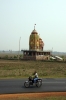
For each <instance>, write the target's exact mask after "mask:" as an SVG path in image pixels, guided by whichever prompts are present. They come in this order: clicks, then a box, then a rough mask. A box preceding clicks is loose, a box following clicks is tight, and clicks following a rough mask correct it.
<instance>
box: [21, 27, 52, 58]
mask: <svg viewBox="0 0 66 100" xmlns="http://www.w3.org/2000/svg"><path fill="white" fill-rule="evenodd" d="M43 47H44V42H43V40H42V39H41V38H40V36H39V35H38V32H37V31H36V30H35V26H34V30H33V31H32V32H31V34H30V37H29V50H22V51H23V59H25V60H49V59H50V51H43Z"/></svg>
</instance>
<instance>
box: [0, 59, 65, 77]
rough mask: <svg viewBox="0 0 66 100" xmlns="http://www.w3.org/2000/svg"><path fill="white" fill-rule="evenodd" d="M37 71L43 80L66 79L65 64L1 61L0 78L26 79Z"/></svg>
mask: <svg viewBox="0 0 66 100" xmlns="http://www.w3.org/2000/svg"><path fill="white" fill-rule="evenodd" d="M35 70H36V71H37V72H38V74H39V77H43V78H61V77H66V63H64V62H44V61H19V60H0V78H25V77H28V76H29V75H32V73H33V72H34V71H35Z"/></svg>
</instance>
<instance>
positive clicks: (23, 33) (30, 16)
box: [0, 0, 66, 52]
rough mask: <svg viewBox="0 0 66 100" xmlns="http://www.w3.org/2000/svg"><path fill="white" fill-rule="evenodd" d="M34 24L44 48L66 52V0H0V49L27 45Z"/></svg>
mask: <svg viewBox="0 0 66 100" xmlns="http://www.w3.org/2000/svg"><path fill="white" fill-rule="evenodd" d="M34 24H36V30H37V32H38V34H40V37H41V38H42V40H43V41H44V44H45V45H44V50H52V48H53V51H60V52H66V0H0V50H13V51H17V50H19V39H20V37H21V40H20V50H21V49H29V36H30V34H31V32H32V30H33V29H34Z"/></svg>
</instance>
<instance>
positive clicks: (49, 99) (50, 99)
mask: <svg viewBox="0 0 66 100" xmlns="http://www.w3.org/2000/svg"><path fill="white" fill-rule="evenodd" d="M0 100H66V97H64V96H60V97H57V96H56V97H42V98H23V97H18V98H15V97H14V98H4V99H2V98H1V99H0Z"/></svg>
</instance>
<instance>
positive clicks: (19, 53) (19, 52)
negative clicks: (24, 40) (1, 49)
mask: <svg viewBox="0 0 66 100" xmlns="http://www.w3.org/2000/svg"><path fill="white" fill-rule="evenodd" d="M20 40H21V37H20V38H19V53H18V59H19V54H20Z"/></svg>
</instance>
